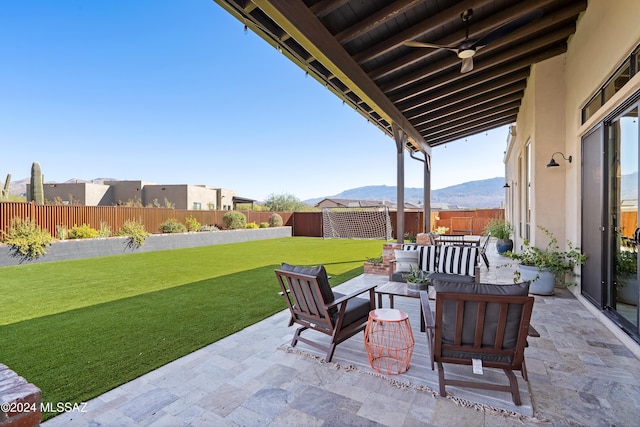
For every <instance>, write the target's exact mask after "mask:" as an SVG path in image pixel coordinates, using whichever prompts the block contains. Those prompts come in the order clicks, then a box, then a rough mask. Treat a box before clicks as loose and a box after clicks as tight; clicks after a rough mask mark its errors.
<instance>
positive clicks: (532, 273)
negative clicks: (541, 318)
mask: <svg viewBox="0 0 640 427" xmlns="http://www.w3.org/2000/svg"><path fill="white" fill-rule="evenodd" d="M518 270H520V277H521V279H522V281H530V282H531V285H529V293H531V294H534V295H553V288H554V287H555V286H556V278H555V277H553V274H551V272H549V271H548V270H547V269H542V270H539V269H538V267H531V266H528V265H521V266H519V267H518Z"/></svg>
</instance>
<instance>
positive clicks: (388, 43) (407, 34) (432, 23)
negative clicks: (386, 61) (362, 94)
mask: <svg viewBox="0 0 640 427" xmlns="http://www.w3.org/2000/svg"><path fill="white" fill-rule="evenodd" d="M493 1H495V0H478V1H474V0H465V1H463V2H461V3H458V4H456V5H455V6H453V7H450V8H448V9H445V10H443V11H442V12H440V13H438V14H437V15H434V16H431V17H429V18H427V19H425V20H424V21H422V22H421V23H419V24H417V25H414V26H413V27H411V28H407V29H406V30H404V31H402V32H400V33H398V34H396V35H395V36H393V37H390V38H388V39H386V40H384V41H383V42H381V43H378V44H377V45H375V46H372V47H370V48H368V49H366V50H364V51H362V52H360V53H358V54H356V55H354V56H353V59H354V60H355V61H356V62H358V63H359V64H363V63H365V62H367V61H370V60H372V59H375V58H377V57H379V56H380V55H383V54H385V53H387V52H389V51H390V50H392V49H395V48H396V47H398V46H400V45H402V43H404V42H405V41H407V40H414V39H416V38H418V37H420V36H423V35H425V34H429V33H430V32H431V31H433V29H434V28H437V27H439V26H441V25H442V24H444V23H446V22H449V21H453V20H454V19H458V20H459V19H460V13H461V12H462V11H464V10H467V9H473V8H479V7H482V6H484V5H486V4H489V3H491V2H493Z"/></svg>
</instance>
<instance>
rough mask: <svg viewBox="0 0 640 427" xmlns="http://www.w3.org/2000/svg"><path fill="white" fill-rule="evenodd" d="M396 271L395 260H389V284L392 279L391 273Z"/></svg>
mask: <svg viewBox="0 0 640 427" xmlns="http://www.w3.org/2000/svg"><path fill="white" fill-rule="evenodd" d="M395 269H396V260H395V259H392V260H389V281H390V282H391V281H392V279H393V272H394V271H395Z"/></svg>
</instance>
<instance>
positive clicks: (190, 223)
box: [184, 215, 200, 231]
mask: <svg viewBox="0 0 640 427" xmlns="http://www.w3.org/2000/svg"><path fill="white" fill-rule="evenodd" d="M184 223H185V224H186V225H187V230H189V231H198V230H199V229H200V223H199V222H198V220H197V219H196V218H195V217H193V216H191V215H189V216H188V217H186V218H185V219H184Z"/></svg>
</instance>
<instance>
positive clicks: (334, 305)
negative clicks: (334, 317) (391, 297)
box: [326, 285, 377, 308]
mask: <svg viewBox="0 0 640 427" xmlns="http://www.w3.org/2000/svg"><path fill="white" fill-rule="evenodd" d="M376 286H377V285H371V286H367V287H366V288H363V289H361V290H359V291H357V292H353V293H351V294H349V295H345V296H343V297H340V298H338V299H337V300H334V301H333V302H332V303H331V304H327V305H326V307H327V308H333V307H337V306H338V305H340V304H342V303H343V302H345V301H348V300H350V299H351V298H354V297H357V296H358V295H361V294H364V293H365V292H369V293H370V294H372V293H373V290H374V289H375V287H376Z"/></svg>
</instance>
